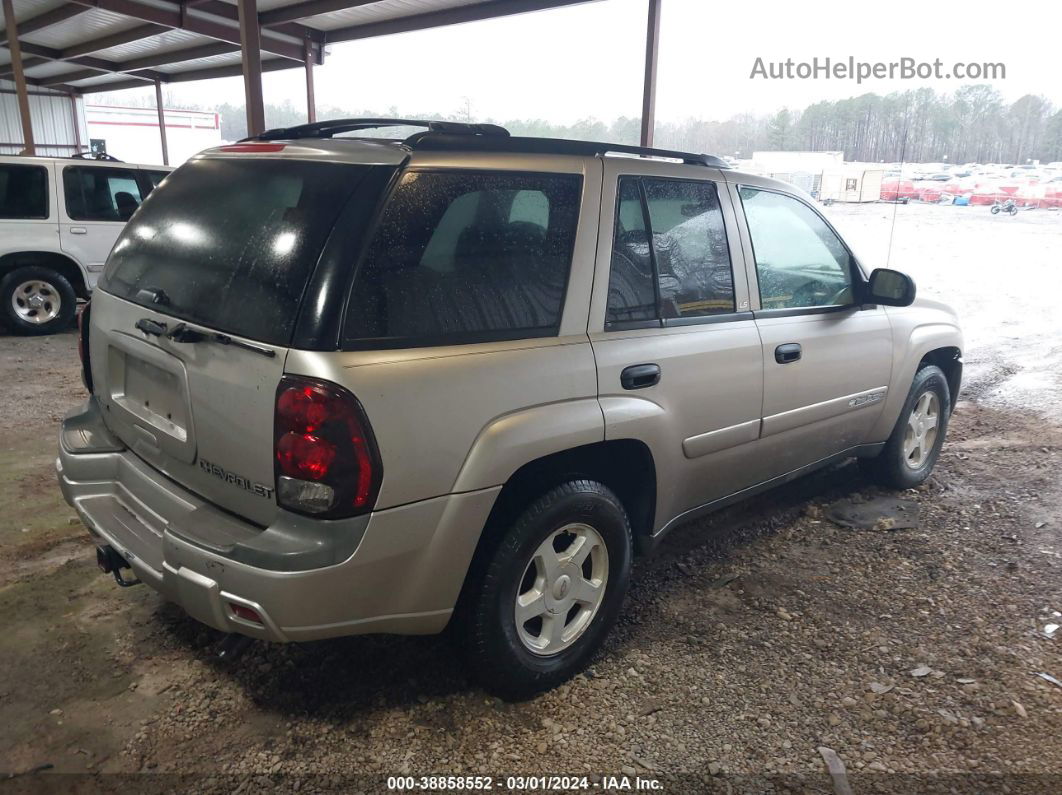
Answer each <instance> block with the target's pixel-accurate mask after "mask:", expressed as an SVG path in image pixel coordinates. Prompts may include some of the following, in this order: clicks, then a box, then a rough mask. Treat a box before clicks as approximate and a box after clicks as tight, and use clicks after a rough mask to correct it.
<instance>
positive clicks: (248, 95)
mask: <svg viewBox="0 0 1062 795" xmlns="http://www.w3.org/2000/svg"><path fill="white" fill-rule="evenodd" d="M8 2H10V0H8ZM237 8H238V9H239V14H240V52H241V55H242V58H243V93H244V98H245V104H246V108H247V134H248V135H258V134H259V133H261V132H264V131H265V103H264V102H263V100H262V47H261V43H262V36H261V33H262V31H261V28H259V26H258V1H257V0H238V5H237Z"/></svg>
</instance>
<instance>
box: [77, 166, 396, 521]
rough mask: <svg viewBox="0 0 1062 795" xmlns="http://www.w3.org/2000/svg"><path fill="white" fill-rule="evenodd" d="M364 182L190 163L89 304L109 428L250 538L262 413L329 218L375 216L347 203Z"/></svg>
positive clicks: (265, 479) (322, 170) (260, 477)
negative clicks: (245, 524) (234, 518)
mask: <svg viewBox="0 0 1062 795" xmlns="http://www.w3.org/2000/svg"><path fill="white" fill-rule="evenodd" d="M373 168H374V167H373V166H370V165H360V164H339V163H334V162H311V161H307V160H298V159H293V158H280V157H278V158H272V159H271V158H266V157H247V156H239V157H213V158H210V157H208V158H200V159H197V160H194V161H192V162H190V163H188V164H186V165H185V166H182V167H181V168H180V169H178V170H177V171H175V172H174V173H173V174H172V175H171V176H170V177H169V178H168V179H167V180H166V181H165V183H163V184H162V185H161V186H160V187H159V188H157V189H156V190H155V191H154V192H153V193H152V194H151V196H150V197H149V198H148V199H147V200H146V201H145V202H144V204H143V206H142V207H141V209H140V210H139V211H138V212H137V214H136V215H135V216H134V218H133V220H132V221H130V223H129V224H128V225H127V226H126V228H125V230H124V232H123V234H122V236H121V238H120V239H119V240H118V242H117V243H116V245H115V248H114V250H113V251H112V252H111V256H110V259H109V260H108V263H107V268H106V271H105V273H104V275H103V277H102V279H101V280H100V285H99V289H98V290H97V291H96V293H95V294H94V295H93V300H92V304H93V310H92V315H91V322H92V329H91V335H90V348H91V366H92V375H93V382H94V392H95V394H96V396H97V398H98V399H99V400H100V402H101V404H102V406H103V409H104V411H103V414H104V418H105V420H106V422H107V425H108V427H110V429H111V430H112V431H113V432H114V433H115V434H116V435H117V436H118V437H119V438H121V439H122V440H123V441H124V442H125V443H126V444H127V445H128V446H129V448H130V449H131V450H132V451H133V452H134V453H135V454H136V455H138V456H139V457H140V458H141V459H143V460H144V461H146V462H147V463H148V464H150V465H151V466H152V467H154V468H156V469H157V470H159V471H160V472H163V473H164V474H165V475H167V476H168V477H169V478H171V479H172V480H174V481H176V482H177V483H179V484H181V485H183V486H185V487H186V488H188V489H190V490H191V491H193V492H196V493H197V494H199V495H200V496H202V497H204V498H206V499H207V500H209V501H211V502H213V503H215V504H217V505H219V506H221V507H223V508H225V509H227V510H229V511H231V512H233V513H235V514H238V515H240V516H243V517H245V518H246V519H248V520H250V521H251V522H254V523H256V524H259V525H263V526H264V525H267V524H268V523H269V522H270V521H271V520H272V518H273V517H274V515H275V514H276V511H277V507H276V505H277V504H276V496H275V494H274V475H273V457H274V454H273V415H274V402H275V399H276V391H277V384H278V382H279V381H280V378H281V376H282V374H283V371H284V362H285V357H286V354H287V350H288V346H290V345H291V343H292V339H293V335H294V334H295V329H296V325H297V322H298V319H299V312H300V306H301V304H302V301H303V298H304V295H305V293H306V292H307V285H308V283H309V282H310V281H311V279H312V278H313V277H314V270H315V268H316V266H317V263H318V260H319V259H320V257H321V252H322V250H323V249H324V247H325V244H326V242H327V241H328V239H329V236H330V234H331V233H332V231H333V228H334V227H335V226H336V221H337V218H339V216H340V214H341V212H342V211H343V210H344V207H347V206H349V204H350V203H351V202H366V203H371V204H375V202H376V200H377V197H378V193H379V191H378V189H377V188H374V189H373V190H372V192H371V193H372V195H362V194H361V193H359V185H362V184H365V185H368V184H369V183H372V184H374V185H375V184H377V183H378V180H375V179H372V180H368V179H366V176H367V174H368V173H369V171H370V170H372V169H373ZM377 168H378V167H377ZM391 170H392V171H393V167H392V168H391ZM332 292H333V293H336V294H337V295H336V300H339V301H341V300H342V296H341V295H339V294H340V293H341V292H342V291H341V290H333V291H332ZM316 309H319V307H317V308H316Z"/></svg>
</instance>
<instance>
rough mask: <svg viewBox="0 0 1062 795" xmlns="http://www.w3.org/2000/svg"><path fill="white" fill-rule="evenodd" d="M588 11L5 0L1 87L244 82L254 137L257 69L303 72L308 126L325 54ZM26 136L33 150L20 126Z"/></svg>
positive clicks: (498, 2)
mask: <svg viewBox="0 0 1062 795" xmlns="http://www.w3.org/2000/svg"><path fill="white" fill-rule="evenodd" d="M589 1H590V0H2V10H3V13H2V14H0V27H2V28H3V32H2V33H0V80H4V79H13V80H14V82H15V83H16V86H19V85H20V83H21V88H20V99H19V101H20V105H21V103H22V102H23V99H24V95H25V91H26V90H29V89H37V90H43V91H59V92H63V93H66V94H70V95H75V96H76V95H79V94H83V93H86V92H99V91H116V90H119V89H126V88H135V87H139V86H150V85H154V86H155V89H156V96H157V97H161V85H163V84H165V83H176V82H185V81H190V80H206V79H210V78H217V77H232V76H239V75H243V77H244V84H245V88H246V96H247V114H248V131H249V133H251V134H254V133H257V132H261V131H262V129H263V127H264V113H263V102H262V87H261V76H262V72H266V71H275V70H280V69H289V68H293V67H300V68H303V69H305V70H306V87H307V100H308V102H307V105H308V108H309V113H308V115H309V119H310V121H313V120H314V115H315V114H314V102H313V66H314V65H315V64H321V63H323V61H324V57H325V45H327V44H330V43H337V42H344V41H353V40H355V39H363V38H369V37H373V36H384V35H388V34H392V33H403V32H407V31H414V30H423V29H426V28H433V27H440V26H443V25H453V24H458V23H462V22H473V21H476V20H482V19H491V18H496V17H503V16H509V15H512V14H520V13H524V12H528V11H538V10H543V9H548V8H557V7H560V6H568V5H575V4H578V3H584V2H589ZM660 1H661V0H648V4H649V25H648V36H647V47H646V82H645V101H644V102H643V114H642V115H643V145H649V144H651V123H649V124H648V129H649V132H648V138H649V139H650V140H646V137H647V134H646V130H645V128H646V125H647V123H648V122H650V121H651V117H652V110H653V108H652V105H653V102H652V100H653V94H655V90H654V85H655V72H656V49H657V47H656V42H657V39H658V35H659V5H660ZM11 18H14V19H15V20H16V25H15V26H12V25H11V24H10V20H11ZM255 22H257V24H253V23H255ZM19 64H21V70H20V69H19ZM22 78H24V79H22ZM23 116H28V114H26V113H23ZM160 118H161V111H160ZM160 128H161V129H162V130H163V132H164V129H165V128H164V125H162V124H161V123H160ZM23 130H24V133H25V136H24V137H25V140H26V142H27V148H28V149H30V150H32V131H31V130H30V129H29V125H28V120H27V119H25V118H24V119H23ZM164 148H165V144H164Z"/></svg>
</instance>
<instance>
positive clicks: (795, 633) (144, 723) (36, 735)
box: [0, 205, 1062, 792]
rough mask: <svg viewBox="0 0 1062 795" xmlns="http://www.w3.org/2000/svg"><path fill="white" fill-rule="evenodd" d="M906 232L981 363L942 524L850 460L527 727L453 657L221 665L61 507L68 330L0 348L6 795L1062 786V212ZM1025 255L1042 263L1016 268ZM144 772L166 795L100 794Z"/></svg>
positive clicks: (950, 450) (880, 223) (602, 658)
mask: <svg viewBox="0 0 1062 795" xmlns="http://www.w3.org/2000/svg"><path fill="white" fill-rule="evenodd" d="M971 210H976V208H971ZM901 211H902V218H900V219H898V221H897V224H896V228H897V233H896V237H895V241H894V246H893V251H892V253H891V261H892V264H893V265H894V266H898V267H903V268H907V269H909V270H910V271H911V272H912V273H913V274H914V275H915V278H916V279H917V280H918V281H919V284H920V287H921V288H922V289H923V292H925V293H930V292H936V294H937V295H940V296H941V297H942V298H944V299H945V300H948V301H951V302H953V303H954V304H955V305H956V306H957V307H958V308H959V309H960V311H961V312H962V313H963V316H964V318H965V320H966V324H967V330H968V335H969V340H970V346H969V350H968V352H967V362H968V366H967V368H968V369H967V374H968V378H967V382H966V385H965V389H964V392H963V394H962V396H961V398H962V399H961V401H960V402H959V404H958V407H957V410H956V412H955V415H954V418H953V422H952V425H951V429H950V432H949V441H948V443H947V445H946V446H945V448H944V453H943V455H942V457H941V460H940V463H939V464H938V468H937V471H936V473H935V475H934V476H933V477H932V478H931V480H930V481H929V482H928V483H927V484H925V485H924V486H923V487H922V488H920V489H919V490H917V491H915V492H909V493H907V494H904V495H902V496H903V497H904V498H906V499H910V500H913V501H916V502H917V504H918V508H919V511H920V516H919V523H918V524H919V526H918V527H916V528H914V529H906V530H890V529H885V528H883V527H879V528H877V529H871V530H853V529H847V528H844V527H840V526H838V525H836V524H834V523H833V522H831V521H829V520H828V519H827V518H826V516H825V511H826V510H827V509H828V508H829V506H830V505H831V504H832V503H834V502H836V501H838V500H843V499H855V500H857V501H859V500H864V499H869V498H871V497H873V496H875V495H879V494H881V492H879V491H878V490H877V489H875V488H873V487H871V486H869V485H868V484H867V482H866V481H865V480H864V479H863V478H862V477H861V475H860V474H859V470H858V468H857V467H856V466H854V465H844V466H840V467H837V468H834V469H831V470H829V471H826V472H821V473H818V474H816V475H813V476H810V477H807V478H804V479H802V480H799V481H797V482H794V483H792V484H790V485H788V486H786V487H784V488H782V489H780V490H777V491H775V492H773V493H771V494H770V495H768V496H765V497H763V498H760V499H757V500H755V501H754V502H752V503H750V504H746V505H739V506H735V507H733V508H731V509H728V510H726V511H724V512H722V513H719V514H716V515H714V516H712V517H709V518H708V519H707V520H703V521H700V522H697V523H695V524H692V525H689V526H687V527H684V528H681V529H680V530H678V531H676V533H675V534H674V535H673V536H671V537H670V540H669V541H668V542H667V543H666V544H665V545H664V548H663V549H662V551H661V552H660V553H659V554H658V555H657V556H656V557H654V558H652V559H648V560H641V561H639V563H638V564H637V565H636V567H635V572H634V577H633V584H632V589H631V593H630V596H629V598H628V601H627V604H626V607H625V609H624V612H623V615H622V617H621V619H620V623H619V625H618V626H617V628H616V630H615V632H614V633H613V634H612V636H611V638H610V639H609V641H608V643H607V645H606V647H605V649H604V650H603V652H602V653H601V654H600V655H599V656H598V658H597V659H596V661H595V663H594V665H593V667H592V669H591V670H590V671H588V672H587V673H586V674H585V675H581V676H579V677H577V678H576V679H575V680H574V681H572V682H571V683H570V684H567V685H564V686H562V687H560V688H558V689H557V690H555V691H553V692H550V693H547V694H544V695H542V696H540V697H538V698H536V699H534V700H531V701H528V702H525V703H518V704H506V703H503V702H501V701H498V700H496V699H494V698H490V697H488V696H486V695H485V694H484V693H483V692H482V691H481V690H478V689H477V688H476V687H474V686H473V685H471V684H470V683H469V682H468V680H467V678H466V676H465V674H464V672H463V671H462V669H461V667H460V665H459V663H458V661H457V658H456V655H455V653H454V650H453V648H452V646H451V641H450V640H449V639H448V638H447V637H445V636H442V637H431V638H400V637H360V638H350V639H344V640H336V641H327V642H320V643H313V644H307V645H300V646H279V645H266V644H263V643H254V644H253V645H252V646H251V647H250V648H249V649H248V651H247V652H246V653H245V654H244V655H243V656H242V657H241V658H239V659H238V660H236V661H235V662H233V663H228V664H222V663H219V662H218V661H217V660H216V659H215V652H216V650H217V644H218V641H219V639H220V635H219V634H218V633H216V632H214V631H213V630H208V629H205V628H203V627H202V626H200V625H197V624H196V623H195V622H194V621H192V620H191V619H189V618H187V617H185V616H184V615H183V614H182V613H181V612H180V611H179V610H178V609H176V608H174V607H172V606H170V605H167V604H165V603H164V602H163V601H162V600H161V599H160V598H159V597H158V596H157V595H156V594H155V593H153V592H152V591H150V590H148V589H147V588H131V589H120V588H118V587H117V586H116V585H115V584H114V582H113V580H111V579H110V578H109V577H105V576H103V575H101V574H100V573H99V572H98V571H97V569H96V568H95V563H94V558H93V553H92V547H91V545H90V544H89V542H88V539H87V535H86V533H85V532H84V530H83V528H81V526H80V525H79V523H78V522H77V520H76V518H75V517H74V514H73V511H71V510H70V509H69V508H68V507H67V506H66V505H65V504H64V503H63V501H62V498H61V497H60V494H59V490H58V488H57V487H56V485H55V482H54V473H53V459H54V450H55V435H56V428H57V422H58V420H59V419H60V417H61V416H62V414H63V413H64V412H65V411H66V410H67V409H68V408H70V407H71V406H73V405H75V404H76V403H78V402H79V401H80V400H82V399H83V390H82V387H81V384H80V381H79V377H78V366H77V356H76V352H75V338H74V335H73V334H72V333H70V334H64V335H60V336H56V337H51V338H42V339H18V338H12V337H0V384H3V398H2V406H3V408H2V411H0V442H2V444H0V456H2V458H0V467H2V469H0V714H2V716H3V720H2V721H0V789H4V788H5V787H6V788H8V789H11V790H12V791H16V790H18V791H34V790H39V789H48V790H54V791H60V790H62V791H70V790H73V789H80V790H82V791H89V790H92V789H119V788H121V789H128V788H133V787H135V788H136V790H137V791H145V790H147V789H159V790H166V789H175V788H194V789H196V790H200V791H217V792H234V791H241V792H251V791H257V790H261V789H269V788H275V789H280V790H285V791H291V790H294V789H301V790H302V791H316V790H324V789H343V790H347V791H357V790H369V789H371V790H377V791H383V790H386V777H387V776H390V775H422V774H432V773H434V774H446V773H452V774H457V775H484V774H493V775H499V776H503V775H506V774H568V775H577V776H581V775H586V776H588V777H590V778H589V781H590V786H591V788H594V786H595V784H596V785H598V786H599V787H602V788H607V785H608V784H609V783H610V781H609V780H608V779H602V778H601V776H608V775H617V776H622V775H629V776H635V775H638V776H643V777H645V778H648V779H657V780H659V781H660V782H661V786H662V787H663V789H664V790H665V791H669V792H692V791H718V792H734V791H737V792H754V791H755V792H759V791H764V790H768V789H770V790H775V791H811V792H830V791H833V784H832V783H831V779H830V777H829V775H828V773H827V769H826V766H825V764H824V762H823V758H822V756H821V755H820V751H819V750H818V749H819V748H820V746H824V747H828V748H830V749H833V750H834V751H835V752H836V753H837V755H838V756H839V757H840V759H841V760H842V761H843V762H844V764H845V765H846V767H847V770H848V774H849V778H850V781H851V784H852V787H853V789H854V790H855V791H856V792H867V791H881V792H884V791H889V792H915V791H927V790H930V789H935V790H939V791H964V792H985V791H1001V792H1007V791H1009V792H1051V791H1053V792H1058V791H1062V741H1060V739H1059V738H1060V737H1062V684H1060V682H1059V681H1058V680H1062V629H1056V630H1053V631H1052V629H1051V627H1052V626H1054V625H1058V624H1062V618H1060V617H1059V613H1060V612H1062V535H1060V533H1062V481H1060V478H1059V474H1058V473H1059V469H1060V466H1062V416H1060V415H1059V413H1058V406H1057V405H1047V404H1050V403H1052V401H1051V400H1049V399H1046V398H1050V396H1051V395H1052V394H1054V393H1055V392H1057V390H1058V384H1059V382H1058V371H1057V369H1054V370H1053V369H1052V364H1053V362H1055V361H1057V359H1058V357H1059V356H1060V355H1062V354H1060V351H1059V348H1058V345H1059V342H1058V337H1057V330H1058V323H1057V321H1055V322H1054V323H1053V324H1052V322H1051V321H1050V320H1049V319H1047V318H1049V317H1050V315H1049V314H1044V315H1041V314H1039V313H1040V312H1041V310H1044V309H1046V308H1047V307H1048V304H1047V301H1049V300H1052V299H1050V298H1044V297H1043V293H1046V292H1047V291H1046V290H1044V289H1042V287H1041V289H1039V290H1037V289H1036V287H1035V281H1036V280H1037V279H1038V280H1039V281H1040V283H1041V284H1042V283H1043V282H1046V281H1048V280H1052V279H1053V280H1054V282H1053V283H1054V284H1056V285H1057V283H1058V281H1057V263H1058V261H1059V256H1058V255H1059V254H1060V253H1062V214H1058V213H1055V214H1048V213H1041V214H1040V215H1038V216H1036V215H1034V214H1032V213H1029V214H1027V215H1025V214H1023V215H1019V216H1018V217H1017V218H1015V219H1005V220H1004V221H999V223H995V222H996V221H997V220H998V219H994V218H991V217H990V216H988V214H987V211H984V212H983V213H980V214H979V216H978V215H974V214H973V212H970V213H969V214H967V215H964V216H961V217H960V216H957V215H955V213H957V212H960V210H959V208H938V207H920V206H913V205H912V206H909V207H904V208H901ZM831 213H832V215H833V216H834V218H835V220H836V222H837V223H838V225H839V226H841V228H842V229H844V231H845V232H846V233H847V234H849V235H850V236H851V237H852V238H853V239H856V240H857V245H859V242H862V243H864V244H869V245H864V246H862V247H861V250H865V249H866V248H868V247H869V248H870V249H877V247H878V246H877V244H879V243H881V242H882V241H884V240H887V238H888V229H889V227H890V226H891V223H892V214H893V208H892V207H890V206H885V205H874V206H872V207H859V208H848V207H841V208H836V207H835V208H832V210H831ZM947 213H952V215H950V216H949V215H947ZM1004 224H1009V226H1005V225H1004ZM1000 238H1002V240H1001V239H1000ZM1008 240H1009V241H1011V243H1012V244H1013V243H1014V241H1022V240H1024V241H1026V242H1025V244H1024V248H1023V249H1022V251H1024V252H1025V255H1024V256H1015V257H1013V259H1015V260H1021V261H1020V262H1014V261H1007V262H1006V267H1000V266H1001V262H1000V261H999V260H996V259H994V258H995V256H996V253H997V252H1003V251H1004V250H1005V248H1006V242H1007V241H1008ZM1029 241H1031V242H1029ZM878 253H881V252H880V251H877V250H876V251H875V253H874V254H872V255H871V256H868V259H870V260H871V261H873V260H874V259H875V257H876V255H877V254H878ZM919 254H922V255H927V254H929V255H931V256H930V257H929V262H925V261H924V260H921V261H920V260H919ZM986 257H988V258H989V259H990V260H991V263H994V266H995V269H994V270H993V267H990V266H989V265H985V264H984V263H983V261H984V259H985V258H986ZM976 263H982V264H981V265H977V264H976ZM975 274H976V275H975ZM1015 274H1019V275H1018V276H1016V275H1015ZM1013 278H1022V279H1028V280H1030V281H1028V282H1026V284H1027V287H1026V288H1025V291H1022V290H1018V289H1013V290H1012V289H1010V288H1009V287H1005V286H1002V285H1004V284H1005V283H1004V280H1007V279H1013ZM948 285H951V287H949V286H948ZM955 285H958V286H957V287H955ZM993 324H994V325H993ZM1012 336H1016V337H1017V338H1019V339H1020V340H1021V344H1016V343H1015V342H1014V341H1013V340H1010V339H1008V337H1012ZM1041 674H1044V675H1047V677H1056V678H1057V679H1056V680H1051V679H1049V678H1044V677H1043V676H1041ZM57 773H78V774H81V775H80V776H77V777H71V776H60V775H56V774H57ZM128 773H150V774H154V775H150V776H139V777H137V778H135V779H133V778H130V777H128V776H114V775H106V774H128ZM176 774H182V775H183V776H184V778H181V777H178V776H177V775H176ZM4 775H11V776H13V778H11V779H10V780H7V781H4V780H3V776H4ZM632 786H633V784H632ZM495 788H496V789H504V788H505V787H504V781H502V782H500V783H499V784H498V785H496V787H495Z"/></svg>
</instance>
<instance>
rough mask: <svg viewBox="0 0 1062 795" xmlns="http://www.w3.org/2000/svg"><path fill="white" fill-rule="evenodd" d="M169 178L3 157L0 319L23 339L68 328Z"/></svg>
mask: <svg viewBox="0 0 1062 795" xmlns="http://www.w3.org/2000/svg"><path fill="white" fill-rule="evenodd" d="M169 172H170V169H169V168H168V167H166V166H138V165H132V164H129V163H122V162H118V161H114V160H96V159H82V158H55V157H22V156H19V155H0V321H2V322H3V323H4V324H6V325H7V326H8V328H9V329H10V330H11V331H12V332H14V333H16V334H52V333H54V332H56V331H60V330H62V329H65V328H69V327H70V325H71V322H72V320H73V318H74V312H75V310H76V304H77V299H79V298H88V297H89V295H90V294H91V293H92V288H93V286H94V285H95V284H96V279H97V278H98V276H99V274H100V272H101V271H102V270H103V265H104V263H105V262H106V260H107V254H108V253H109V252H110V250H111V246H113V245H114V241H115V240H116V239H117V238H118V235H119V234H120V233H121V231H122V227H124V226H125V222H126V221H128V220H129V217H130V216H131V215H132V214H133V212H134V211H135V210H136V208H137V207H139V206H140V202H141V201H143V199H144V197H145V196H147V195H148V194H149V193H150V192H151V190H152V188H154V187H155V186H156V185H157V184H158V183H159V182H160V181H161V180H162V179H163V178H164V177H165V176H166V174H168V173H169Z"/></svg>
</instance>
